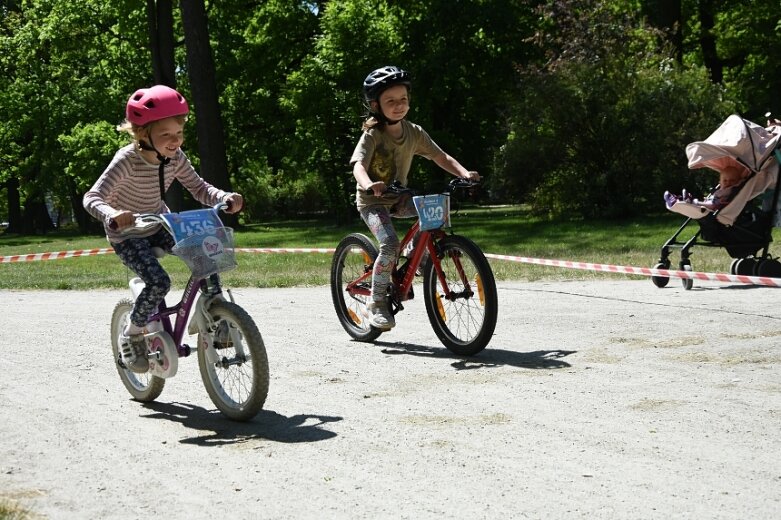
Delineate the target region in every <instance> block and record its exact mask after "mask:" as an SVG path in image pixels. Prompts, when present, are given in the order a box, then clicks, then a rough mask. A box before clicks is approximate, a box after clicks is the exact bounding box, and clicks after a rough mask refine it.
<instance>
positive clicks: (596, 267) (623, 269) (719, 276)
mask: <svg viewBox="0 0 781 520" xmlns="http://www.w3.org/2000/svg"><path fill="white" fill-rule="evenodd" d="M485 256H486V258H493V259H495V260H508V261H510V262H521V263H525V264H537V265H548V266H552V267H566V268H567V269H583V270H586V271H601V272H606V273H622V274H636V275H640V276H659V277H663V278H691V279H692V280H710V281H714V282H737V283H745V284H752V285H769V286H772V287H781V278H770V277H767V276H746V275H739V274H737V275H736V274H726V273H701V272H697V271H671V270H669V269H651V268H649V267H632V266H622V265H610V264H592V263H589V262H572V261H570V260H547V259H544V258H527V257H523V256H507V255H494V254H490V253H487V254H486V255H485Z"/></svg>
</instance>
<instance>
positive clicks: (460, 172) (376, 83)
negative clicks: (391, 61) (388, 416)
mask: <svg viewBox="0 0 781 520" xmlns="http://www.w3.org/2000/svg"><path fill="white" fill-rule="evenodd" d="M410 87H411V83H410V77H409V74H407V72H405V71H404V70H402V69H399V68H398V67H393V66H387V67H382V68H379V69H377V70H375V71H373V72H371V73H370V74H369V75H368V76H367V77H366V79H365V80H364V82H363V94H364V99H365V101H366V105H367V108H368V110H369V115H368V118H367V119H366V121H365V122H364V123H363V127H362V130H363V133H362V134H361V137H360V139H359V140H358V144H357V145H356V147H355V151H354V152H353V155H352V157H351V158H350V164H351V165H352V167H353V175H354V176H355V180H356V182H357V184H358V185H357V193H356V205H357V207H358V211H359V212H360V214H361V218H362V219H363V221H364V222H366V225H367V226H369V230H370V231H371V232H372V234H373V235H374V236H375V238H376V239H377V242H378V243H379V246H380V248H379V255H378V256H377V260H376V262H375V263H374V272H373V273H372V301H371V302H370V304H369V311H370V316H369V323H370V324H371V325H372V326H373V327H376V328H378V329H381V330H389V329H391V328H392V327H393V326H394V325H395V321H394V319H393V314H392V313H391V312H390V309H389V308H388V304H387V298H386V294H387V288H388V285H389V284H390V277H391V272H392V271H393V267H394V266H395V265H396V261H397V260H398V255H399V238H398V236H397V235H396V230H395V228H394V227H393V223H392V222H391V216H393V217H413V216H415V215H416V213H415V208H414V206H413V204H412V200H411V199H410V198H409V197H403V196H399V195H397V194H390V193H389V194H387V195H384V193H385V190H386V189H387V186H388V185H389V184H391V183H392V182H398V183H400V184H401V185H403V186H406V185H407V175H408V174H409V171H410V166H411V165H412V158H413V157H414V156H416V155H420V156H423V157H425V158H427V159H430V160H432V161H434V162H435V163H436V164H437V165H438V166H439V167H440V168H442V169H443V170H445V171H447V172H449V173H451V174H452V175H455V176H456V177H462V178H464V179H472V180H480V175H479V174H478V173H477V172H475V171H469V170H467V169H466V168H464V167H463V166H461V164H460V163H459V162H458V161H457V160H456V159H454V158H453V157H451V156H450V155H448V154H447V153H445V152H444V151H442V149H441V148H440V147H439V146H437V144H436V143H435V142H434V141H433V140H432V139H431V137H429V135H428V133H426V131H425V130H423V128H421V127H420V126H418V125H416V124H414V123H410V122H409V121H407V120H406V119H405V117H406V116H407V112H408V111H409V99H410ZM369 190H371V192H372V193H371V194H369V193H367V191H369Z"/></svg>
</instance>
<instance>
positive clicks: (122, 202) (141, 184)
mask: <svg viewBox="0 0 781 520" xmlns="http://www.w3.org/2000/svg"><path fill="white" fill-rule="evenodd" d="M158 172H159V165H158V164H151V163H149V162H147V161H146V160H145V159H144V158H143V156H141V154H140V153H139V152H138V150H136V148H135V146H134V145H133V144H129V145H127V146H125V147H123V148H120V149H119V150H118V151H117V153H116V154H115V155H114V159H112V161H111V163H110V164H109V165H108V167H107V168H106V170H105V171H104V172H103V174H102V175H101V176H100V177H99V178H98V180H97V181H96V182H95V184H94V185H93V186H92V189H90V190H89V191H88V192H87V193H86V194H84V201H83V202H84V208H85V209H86V210H87V212H88V213H89V214H90V215H92V216H93V217H95V218H96V219H98V220H100V221H101V222H103V227H104V229H105V230H106V238H108V240H109V242H113V243H117V242H122V241H123V240H126V239H128V238H140V237H146V236H150V235H152V234H154V233H156V232H157V231H158V230H159V229H160V227H159V226H153V227H151V228H146V229H144V230H137V229H127V230H123V232H122V233H121V234H120V233H118V232H117V231H114V230H112V229H111V228H110V227H109V222H110V220H111V217H112V215H114V214H115V213H116V212H117V211H123V210H124V211H132V212H133V213H165V212H167V211H169V210H168V207H167V206H166V205H165V202H163V201H162V200H160V177H159V173H158ZM163 179H164V184H165V189H166V190H168V187H169V186H170V185H171V183H172V182H173V181H174V179H176V180H178V181H179V182H180V183H181V184H182V186H184V187H185V188H186V189H187V191H189V192H190V193H192V195H193V197H194V198H195V200H197V201H198V202H201V203H202V204H205V205H209V206H213V205H214V204H217V203H218V202H224V201H225V200H226V199H227V198H228V196H229V195H230V193H227V192H225V191H222V190H220V189H217V188H215V187H214V186H212V185H211V184H209V183H208V182H206V181H205V180H203V179H202V178H201V177H200V176H199V175H198V174H197V173H196V171H195V169H194V168H193V166H192V164H191V163H190V160H189V159H188V158H187V156H186V155H185V154H184V152H182V150H181V149H180V150H178V151H177V152H176V157H174V158H173V159H171V162H170V163H168V165H166V167H165V174H164V175H163Z"/></svg>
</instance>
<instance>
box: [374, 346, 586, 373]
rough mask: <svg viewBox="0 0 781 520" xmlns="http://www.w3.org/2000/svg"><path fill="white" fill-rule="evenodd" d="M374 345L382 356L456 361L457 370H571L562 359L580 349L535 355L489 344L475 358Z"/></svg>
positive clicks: (437, 350) (443, 351)
mask: <svg viewBox="0 0 781 520" xmlns="http://www.w3.org/2000/svg"><path fill="white" fill-rule="evenodd" d="M374 344H375V345H377V346H379V347H382V349H381V351H382V353H383V354H389V355H399V354H401V355H410V356H423V357H434V358H443V359H455V360H457V361H454V362H453V363H451V364H450V366H452V367H453V368H455V369H456V370H474V369H478V368H492V367H498V366H512V367H518V368H529V369H534V370H539V369H549V370H552V369H561V368H569V367H571V366H572V365H570V364H569V363H567V362H566V361H564V360H563V358H565V357H567V356H569V355H571V354H575V353H576V352H577V350H535V351H533V352H516V351H513V350H505V349H499V348H492V347H491V345H488V347H487V348H486V349H485V350H483V351H482V352H480V353H478V354H477V355H475V356H459V355H458V354H454V353H453V352H450V351H449V350H447V349H446V348H444V347H442V348H433V347H427V346H424V345H415V344H412V343H406V342H403V341H399V342H391V341H374Z"/></svg>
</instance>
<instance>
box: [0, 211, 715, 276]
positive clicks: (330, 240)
mask: <svg viewBox="0 0 781 520" xmlns="http://www.w3.org/2000/svg"><path fill="white" fill-rule="evenodd" d="M451 221H452V225H453V230H454V232H456V233H458V234H461V235H464V236H467V237H469V238H471V239H472V240H474V241H475V242H476V243H477V244H478V245H479V246H480V247H481V248H482V249H483V251H484V252H486V253H494V254H500V255H513V256H524V257H532V258H547V259H557V260H574V261H581V262H592V263H602V264H615V265H631V266H636V267H653V265H654V264H655V263H656V261H657V260H658V258H659V254H660V248H661V246H662V244H663V243H664V242H665V240H667V238H669V237H670V236H671V235H672V233H673V232H674V231H675V230H676V229H677V228H678V226H679V225H680V224H681V223H682V222H683V218H682V217H680V216H679V215H675V214H672V213H661V214H659V215H653V216H648V217H645V218H641V219H635V220H630V221H617V220H604V221H588V222H582V221H547V220H543V219H539V218H536V217H533V216H531V215H529V214H528V212H527V211H525V210H524V209H523V208H521V207H517V206H512V207H490V208H467V209H461V210H459V211H457V212H454V213H453V215H452V218H451ZM411 222H412V220H409V219H406V220H397V221H396V223H397V230H398V232H399V233H403V232H404V231H406V229H407V228H408V226H409V225H410V224H411ZM690 228H691V231H692V232H694V231H696V225H692V226H690ZM350 232H361V233H368V230H367V229H366V227H365V226H364V224H363V223H362V222H361V221H360V220H359V219H356V221H355V222H353V224H352V225H350V226H341V227H339V226H335V225H332V224H322V223H321V221H320V220H318V219H301V220H286V221H274V222H262V223H258V224H253V225H249V226H245V227H243V228H242V229H240V230H238V231H237V232H236V234H235V238H236V246H237V247H247V248H250V247H258V248H286V247H287V248H293V247H311V248H333V247H335V245H336V244H337V243H338V242H339V240H340V238H341V237H342V236H344V235H345V234H347V233H350ZM103 247H108V244H107V242H106V240H105V238H104V237H100V236H82V235H77V234H74V233H73V232H61V233H53V234H49V235H47V236H35V237H28V236H16V235H9V234H0V256H9V255H15V254H30V253H42V252H53V251H68V250H76V249H93V248H103ZM692 251H693V255H692V264H693V268H694V270H695V271H706V272H725V271H727V270H728V269H729V264H730V258H729V256H728V255H727V253H726V251H724V250H723V249H720V248H706V247H695V248H694V249H693V250H692ZM237 258H238V262H239V268H238V269H236V270H233V271H230V272H227V273H224V275H223V279H224V281H225V283H226V285H229V286H233V287H290V286H311V285H327V284H328V282H329V274H330V262H331V255H330V254H324V253H296V254H276V253H274V254H266V253H237ZM671 260H672V262H673V265H672V267H673V268H676V267H677V262H678V256H677V252H674V253H673V255H672V256H671ZM163 263H164V266H165V267H166V269H167V270H169V272H170V273H171V275H172V277H173V279H174V284H175V285H176V286H177V287H181V284H182V283H184V281H185V280H186V278H187V271H186V268H185V267H184V266H183V265H182V264H181V262H180V261H179V260H178V259H176V258H175V257H170V256H169V257H166V258H165V259H164V260H163ZM491 265H492V267H493V269H494V272H495V274H496V277H497V279H499V280H544V279H551V280H563V279H567V280H570V279H593V278H615V277H617V276H622V275H616V274H608V273H598V272H593V271H582V270H574V269H565V268H559V267H547V266H536V265H530V264H522V263H516V262H509V261H504V260H491ZM127 280H128V273H127V271H126V269H125V268H124V267H123V266H122V265H121V264H120V263H119V260H118V259H117V258H116V256H115V255H114V254H113V253H111V254H107V255H101V256H91V257H80V258H70V259H62V260H48V261H38V262H23V263H14V264H0V289H79V290H83V289H91V288H124V287H126V283H127Z"/></svg>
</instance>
